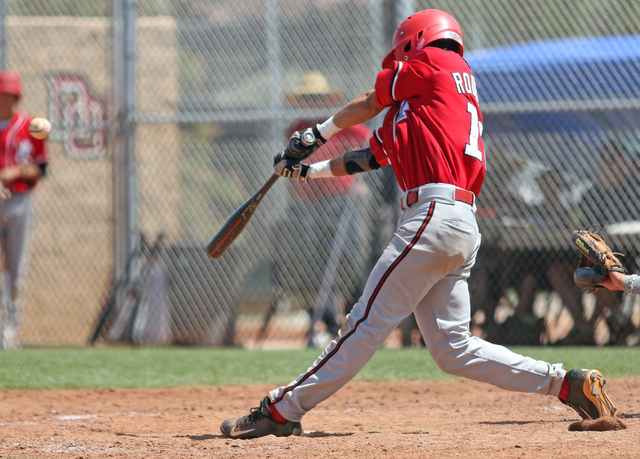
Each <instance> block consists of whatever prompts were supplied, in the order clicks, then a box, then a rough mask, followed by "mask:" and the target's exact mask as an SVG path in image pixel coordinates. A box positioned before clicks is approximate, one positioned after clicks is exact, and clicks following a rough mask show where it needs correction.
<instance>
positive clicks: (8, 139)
mask: <svg viewBox="0 0 640 459" xmlns="http://www.w3.org/2000/svg"><path fill="white" fill-rule="evenodd" d="M32 119H33V118H32V117H29V116H26V115H23V114H22V113H20V112H16V113H14V114H13V116H12V117H11V121H9V124H8V126H7V127H6V128H4V129H3V130H1V131H0V169H6V168H8V167H11V166H16V165H19V164H29V163H30V164H38V165H40V164H47V163H48V162H49V160H48V156H47V150H46V148H45V143H44V140H39V139H34V138H33V137H31V134H30V133H29V123H31V120H32ZM36 183H37V180H32V181H26V180H16V181H15V182H13V183H11V184H10V185H9V187H8V188H9V190H10V191H11V192H12V193H26V192H27V191H31V190H32V189H33V187H34V186H36Z"/></svg>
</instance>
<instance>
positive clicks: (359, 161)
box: [220, 10, 616, 438]
mask: <svg viewBox="0 0 640 459" xmlns="http://www.w3.org/2000/svg"><path fill="white" fill-rule="evenodd" d="M463 49H464V47H463V39H462V32H461V31H460V27H459V26H458V23H457V21H456V20H455V19H454V18H453V17H451V16H450V15H449V14H447V13H445V12H443V11H439V10H425V11H420V12H418V13H415V14H413V15H412V16H410V17H408V18H407V19H405V21H404V22H403V23H402V24H401V25H400V26H399V27H398V29H397V30H396V32H395V34H394V38H393V46H392V51H391V52H390V53H389V55H388V56H387V57H386V58H385V59H384V61H383V63H382V67H383V70H382V71H381V72H380V73H379V74H378V76H377V78H376V82H375V89H374V90H371V91H369V92H367V93H365V94H363V95H362V96H360V97H358V98H356V99H354V100H353V101H351V102H350V103H348V104H347V105H345V106H344V107H343V108H342V109H340V110H339V111H338V112H337V113H336V114H335V115H334V116H333V117H332V118H330V119H329V120H327V121H326V122H325V123H322V124H319V125H316V126H313V127H311V128H308V129H306V130H304V131H302V132H299V133H294V135H293V136H292V137H291V140H290V141H289V144H288V146H287V148H286V149H285V150H284V151H283V152H282V153H281V154H279V155H277V156H276V158H275V166H274V170H275V172H276V173H278V174H280V175H281V176H284V177H289V178H292V179H297V180H300V181H302V182H306V181H307V180H309V179H317V178H323V177H333V176H342V175H345V174H354V173H360V172H365V171H371V170H375V169H378V168H379V167H387V166H391V167H393V169H394V171H395V175H396V177H397V180H398V183H399V185H400V187H401V188H402V190H403V191H404V193H403V195H402V198H401V208H402V210H403V213H402V215H401V216H400V218H399V221H398V225H397V231H396V233H395V235H394V237H393V239H392V240H391V242H390V243H389V245H388V247H387V248H386V250H385V251H384V253H383V254H382V256H381V257H380V259H379V261H378V262H377V264H376V266H375V267H374V269H373V271H372V272H371V274H370V276H369V279H368V281H367V284H366V286H365V289H364V292H363V293H362V296H361V297H360V300H359V301H358V303H356V305H355V306H354V307H353V309H352V310H351V313H350V314H349V315H348V316H347V320H346V321H345V323H344V325H343V327H342V329H341V330H340V332H339V333H338V336H337V337H336V338H335V340H334V341H332V342H331V343H330V344H329V346H328V347H327V348H326V349H325V350H324V352H323V353H322V355H320V357H319V358H318V359H317V360H316V361H315V362H314V364H313V365H312V366H311V367H310V368H309V369H308V370H307V371H306V372H305V373H304V374H302V375H300V376H299V377H298V378H297V379H296V380H295V381H293V382H292V383H291V384H289V385H288V386H285V387H279V388H277V389H274V390H272V391H271V392H270V393H269V394H268V395H267V396H266V397H264V399H263V400H262V401H261V403H260V406H259V407H257V408H253V409H252V410H251V412H250V413H249V414H248V415H246V416H243V417H241V418H239V419H229V420H226V421H224V422H223V423H222V425H221V426H220V429H221V431H222V433H223V434H224V435H225V436H227V437H230V438H255V437H261V436H264V435H269V434H273V435H276V436H288V435H301V434H302V426H301V423H300V420H301V419H302V417H303V416H304V414H305V413H307V412H308V411H309V410H311V409H313V408H314V407H315V406H316V405H317V404H318V403H320V402H322V401H323V400H325V399H327V398H328V397H330V396H331V395H332V394H334V393H335V392H336V391H337V390H338V389H340V388H341V387H342V386H343V385H345V384H346V383H347V382H348V381H349V380H351V379H352V378H353V377H354V376H355V375H356V374H357V373H358V372H359V371H360V369H362V367H364V365H365V364H366V363H367V362H368V361H369V359H370V358H371V357H372V356H373V354H374V353H375V352H376V350H377V349H379V348H380V347H381V346H382V345H383V344H384V342H385V341H386V340H387V338H388V337H389V335H390V334H391V333H392V332H393V330H394V329H395V328H396V327H397V326H398V324H399V323H400V322H401V321H402V320H403V319H404V318H405V317H407V316H408V315H409V314H411V313H412V312H413V313H414V314H415V317H416V321H417V323H418V326H419V328H420V332H421V333H422V336H423V337H424V341H425V344H426V346H427V349H428V350H429V352H430V353H431V356H432V357H433V359H434V360H435V362H436V363H437V364H438V366H439V367H440V368H441V369H442V370H443V371H445V372H447V373H449V374H452V375H456V376H461V377H465V378H469V379H473V380H476V381H483V382H486V383H490V384H493V385H495V386H498V387H501V388H503V389H507V390H512V391H520V392H537V393H540V394H545V395H553V396H558V397H559V398H560V400H561V401H562V402H563V403H565V404H568V405H570V406H571V407H572V408H574V409H576V411H578V413H579V414H580V416H581V417H583V418H584V419H587V418H598V417H601V416H613V415H614V414H615V410H616V409H615V407H614V406H613V404H612V403H611V401H610V400H609V399H608V398H607V396H606V395H605V393H604V390H603V385H604V382H605V381H604V378H603V377H602V375H601V374H600V373H599V372H598V371H596V370H572V371H570V372H567V371H565V370H564V369H563V366H562V365H561V364H550V363H547V362H543V361H539V360H534V359H531V358H529V357H524V356H521V355H518V354H515V353H513V352H511V351H510V350H508V349H506V348H505V347H502V346H498V345H494V344H491V343H488V342H486V341H483V340H481V339H479V338H477V337H474V336H472V335H471V333H470V331H469V323H470V320H471V317H470V301H469V290H468V286H467V278H468V277H469V273H470V271H471V267H472V266H473V264H474V262H475V258H476V253H477V251H478V248H479V246H480V234H479V232H478V226H477V224H476V219H475V210H476V206H475V199H476V196H478V194H479V193H480V189H481V187H482V182H483V179H484V176H485V152H484V147H483V144H482V114H481V111H480V106H479V104H478V95H477V91H476V82H475V79H474V76H473V72H472V71H471V69H470V68H469V66H468V65H467V63H466V61H465V60H464V59H463V58H462V56H463ZM385 108H388V109H389V110H388V111H387V113H386V115H385V117H384V121H383V124H382V127H380V128H379V129H378V130H376V131H375V132H374V135H373V136H372V138H371V139H370V142H369V146H370V148H367V149H365V150H359V151H353V152H348V153H345V154H344V155H342V156H340V157H338V158H334V159H332V160H329V161H323V162H320V163H316V164H311V165H307V164H303V163H301V162H300V160H302V159H304V158H306V157H308V156H310V155H311V154H312V153H313V152H314V151H315V150H316V149H317V148H318V147H320V146H321V145H322V144H323V143H324V142H325V141H326V139H327V138H328V137H330V136H331V135H332V134H333V133H335V132H337V131H338V130H340V129H342V128H345V127H347V126H352V125H355V124H358V123H362V122H364V121H367V120H369V119H371V118H373V117H374V116H376V115H377V114H379V113H380V112H381V111H382V110H383V109H385ZM297 256H304V255H303V254H298V255H297Z"/></svg>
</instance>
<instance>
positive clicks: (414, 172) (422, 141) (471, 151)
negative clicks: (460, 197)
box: [369, 47, 486, 196]
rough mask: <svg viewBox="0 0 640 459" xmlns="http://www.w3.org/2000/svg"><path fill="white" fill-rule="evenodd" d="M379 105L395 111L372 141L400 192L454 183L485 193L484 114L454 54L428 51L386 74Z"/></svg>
mask: <svg viewBox="0 0 640 459" xmlns="http://www.w3.org/2000/svg"><path fill="white" fill-rule="evenodd" d="M375 90H376V101H377V102H378V104H379V105H380V106H382V107H391V108H390V109H389V111H388V112H387V114H386V115H385V118H384V122H383V125H382V127H380V128H379V129H377V130H376V132H375V133H374V135H373V137H371V139H370V141H369V145H370V147H371V152H372V153H373V155H374V156H375V158H376V160H377V161H378V163H379V164H380V165H381V166H386V165H389V164H391V165H392V166H393V169H394V171H395V173H396V178H397V180H398V183H399V184H400V187H401V188H402V189H403V190H404V191H407V190H410V189H413V188H416V187H419V186H421V185H425V184H428V183H448V184H451V185H455V186H457V187H459V188H462V189H465V190H469V191H472V192H473V193H474V194H475V195H476V196H478V194H479V193H480V188H481V187H482V182H483V180H484V176H485V172H486V169H485V156H484V146H483V144H482V137H481V135H482V114H481V112H480V106H479V105H478V100H477V91H476V84H475V78H474V76H473V74H472V73H471V69H470V68H469V65H468V64H467V62H466V61H465V60H464V59H463V58H462V57H461V56H459V55H458V54H456V53H455V52H452V51H444V50H442V49H439V48H433V47H427V48H425V49H424V50H422V51H420V52H418V53H417V54H416V55H415V56H414V57H413V58H412V59H411V60H409V61H408V62H395V63H394V65H393V68H391V69H386V70H383V71H382V72H380V73H379V74H378V76H377V78H376V84H375Z"/></svg>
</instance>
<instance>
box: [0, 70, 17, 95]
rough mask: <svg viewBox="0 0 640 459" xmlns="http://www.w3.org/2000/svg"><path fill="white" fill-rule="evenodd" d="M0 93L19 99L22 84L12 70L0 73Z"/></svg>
mask: <svg viewBox="0 0 640 459" xmlns="http://www.w3.org/2000/svg"><path fill="white" fill-rule="evenodd" d="M0 93H2V94H13V95H14V96H16V97H18V98H20V95H21V93H22V82H21V81H20V76H19V75H18V74H17V73H16V72H14V71H12V70H2V71H0Z"/></svg>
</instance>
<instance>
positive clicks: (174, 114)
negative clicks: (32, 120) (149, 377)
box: [0, 0, 640, 348]
mask: <svg viewBox="0 0 640 459" xmlns="http://www.w3.org/2000/svg"><path fill="white" fill-rule="evenodd" d="M427 8H437V9H443V10H445V11H448V12H449V13H451V14H452V15H453V16H454V17H456V18H457V19H458V21H459V23H460V26H461V28H462V31H463V35H464V40H465V58H466V59H467V61H468V62H469V64H470V66H471V68H472V70H473V71H474V73H475V76H476V80H477V86H478V94H479V98H480V103H481V107H482V109H483V115H484V133H483V140H484V144H485V146H486V151H487V179H486V181H485V185H484V188H483V191H482V193H481V195H480V196H479V197H478V200H477V204H478V214H477V216H478V221H479V224H480V225H481V230H482V233H483V245H482V249H481V253H480V254H479V256H478V262H477V264H476V266H475V268H474V272H473V273H472V277H471V279H470V288H471V293H472V313H473V322H472V329H473V332H474V333H475V334H477V335H479V336H483V337H485V338H487V339H489V340H491V341H494V342H499V343H505V344H605V343H609V344H628V345H630V344H635V342H636V341H637V334H636V328H637V324H638V322H639V320H640V317H638V315H639V314H640V312H639V311H638V309H639V308H638V304H637V303H636V302H634V299H633V298H632V297H630V296H628V295H622V294H619V293H617V294H616V293H611V292H603V291H600V292H598V293H597V294H595V295H593V294H586V293H585V292H584V291H581V290H579V289H577V288H576V287H574V285H573V281H572V273H573V269H574V268H575V266H576V265H577V262H578V255H577V250H575V249H574V248H572V246H571V243H570V240H569V235H570V232H571V231H572V230H573V229H577V228H580V227H584V226H588V225H591V224H596V223H597V224H599V225H601V226H602V227H603V233H602V234H603V235H604V236H605V238H606V240H607V241H609V242H611V243H612V245H613V246H614V247H615V248H616V250H619V251H621V252H624V253H625V254H626V257H625V258H624V262H625V265H626V267H627V268H628V269H629V270H630V271H638V265H637V258H638V250H637V248H638V247H640V244H638V242H639V241H638V238H639V235H640V215H639V214H638V211H637V203H638V202H639V200H638V197H639V196H638V193H639V191H638V190H639V189H640V187H639V185H640V139H639V138H638V133H639V132H640V131H639V126H638V123H640V121H638V120H640V117H639V116H638V115H639V113H638V112H639V110H640V35H638V34H637V30H638V29H639V25H640V6H639V5H638V4H637V2H631V1H606V2H603V1H595V0H584V1H577V2H556V1H553V2H551V1H544V2H537V3H536V4H531V5H524V4H522V3H521V2H517V1H515V0H485V1H483V2H479V1H472V2H470V1H462V0H453V1H447V2H444V1H431V2H424V1H408V0H395V1H386V0H384V1H383V0H335V1H321V2H318V1H315V2H312V1H310V0H255V1H254V0H240V1H228V0H218V1H209V0H145V1H142V0H139V1H135V0H103V1H88V0H87V1H77V0H76V1H73V2H72V1H66V0H46V1H45V0H31V1H26V0H6V1H3V2H2V10H1V11H0V15H1V18H0V19H1V21H2V22H1V25H0V35H1V37H0V38H1V40H0V43H1V44H2V46H1V50H0V52H1V54H0V60H1V63H2V66H3V67H5V68H11V69H14V70H16V71H18V72H19V73H20V75H21V76H22V79H23V83H24V96H23V98H22V100H21V109H22V110H23V111H25V112H27V113H30V114H33V115H35V116H45V117H47V118H49V119H50V120H51V121H52V124H53V131H52V133H51V135H50V138H49V141H48V146H49V150H50V153H51V158H52V161H51V165H50V167H49V170H48V174H47V177H45V179H43V180H42V182H41V183H40V184H39V185H38V187H37V188H36V190H35V191H34V197H35V201H36V214H37V222H36V229H35V232H34V235H33V238H32V241H31V259H30V264H29V269H28V274H27V279H26V288H25V303H24V311H23V315H22V323H21V327H20V333H19V336H20V341H21V343H22V344H23V345H25V346H54V345H55V346H66V345H74V346H77V345H85V344H87V343H90V342H96V343H102V342H107V343H108V342H134V343H138V344H189V345H240V346H245V347H248V348H267V347H283V346H289V347H301V346H306V345H308V346H323V345H324V344H326V342H328V340H329V339H331V337H332V336H333V334H335V332H336V331H337V329H338V328H339V327H340V325H341V323H342V320H344V316H345V314H347V313H348V312H349V309H350V307H351V305H353V304H354V302H355V301H357V299H358V297H359V294H360V292H361V290H362V287H363V283H364V282H365V281H366V277H367V275H368V273H369V271H370V269H371V268H372V266H373V264H374V263H375V261H376V259H377V257H378V256H379V254H380V253H381V251H382V250H383V248H384V247H385V246H386V243H387V242H388V240H389V239H390V238H391V236H392V234H393V231H394V230H395V222H396V217H397V215H398V212H399V208H398V202H397V201H398V200H397V187H396V184H395V178H394V176H393V173H392V171H391V170H387V169H390V168H383V169H381V170H378V171H376V172H374V173H369V174H361V175H358V176H355V177H352V178H349V179H330V180H325V181H322V183H319V182H316V183H312V184H307V185H306V186H298V185H297V184H294V183H291V182H290V181H285V180H280V181H278V182H276V184H275V185H274V186H273V188H272V189H271V190H270V191H269V193H268V194H267V196H266V197H265V198H264V200H263V202H262V204H261V205H260V208H259V209H258V210H257V212H256V213H255V216H254V217H253V219H252V220H251V222H250V223H249V225H248V227H247V228H246V229H245V231H244V232H243V234H242V235H241V237H240V238H239V239H238V240H237V241H236V242H235V243H234V244H233V245H232V246H231V248H230V249H229V250H228V252H227V253H226V254H225V255H224V256H223V257H222V258H220V259H215V260H214V259H211V258H209V257H208V256H207V255H206V253H205V251H204V247H205V245H206V243H207V242H208V240H209V239H210V238H211V237H212V235H213V234H215V232H216V231H217V230H218V229H219V228H220V226H221V225H222V224H223V223H224V221H225V220H226V219H227V217H228V216H229V215H231V213H232V212H233V211H234V210H235V209H236V208H237V207H239V206H240V205H241V204H242V203H243V202H245V200H246V199H247V198H248V197H249V196H251V195H252V194H253V193H254V192H255V191H256V190H257V189H258V188H259V187H260V186H261V185H262V184H263V183H264V181H265V180H266V179H267V178H268V177H269V176H270V175H271V173H272V171H271V161H272V157H273V156H274V154H276V153H277V152H278V151H279V150H281V149H282V148H283V146H284V144H285V142H286V140H287V139H288V136H289V135H290V133H291V132H292V131H293V130H294V129H296V128H299V127H302V126H305V127H306V126H308V125H310V124H312V123H315V122H317V121H323V120H324V119H326V118H328V117H329V116H330V115H332V114H333V113H334V112H335V111H336V110H337V108H339V107H340V106H341V105H342V104H344V103H346V102H348V101H349V100H350V99H351V98H353V97H356V96H358V95H360V94H362V93H363V92H365V91H366V90H368V89H370V88H371V87H372V85H373V82H374V79H375V75H376V73H377V72H378V70H379V69H380V62H381V59H382V57H383V56H384V55H385V54H386V53H387V52H388V49H389V46H390V42H391V36H392V34H393V31H394V30H395V27H396V26H397V24H399V22H400V21H401V20H402V19H404V17H406V16H407V15H408V14H410V13H411V12H412V11H418V10H422V9H427ZM380 123H381V117H378V118H376V119H374V120H372V121H371V122H369V123H367V124H366V126H360V127H358V128H357V129H354V130H352V131H349V132H345V133H343V135H342V136H341V137H340V138H336V140H335V141H333V142H332V144H331V145H327V147H323V149H321V150H320V151H319V152H318V153H317V155H316V157H315V159H316V160H319V159H327V158H328V157H330V156H332V155H338V154H340V153H342V152H344V151H347V150H352V149H359V148H364V147H366V146H367V144H368V138H369V135H370V132H371V131H372V130H373V129H375V128H376V127H378V126H379V124H380ZM323 155H324V156H323ZM419 344H420V343H419V338H418V337H417V335H416V330H415V327H414V324H413V323H412V321H411V319H408V320H407V321H405V322H404V323H403V324H402V325H401V327H399V329H398V331H397V333H395V334H394V335H392V337H391V338H390V341H389V343H388V345H419Z"/></svg>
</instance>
